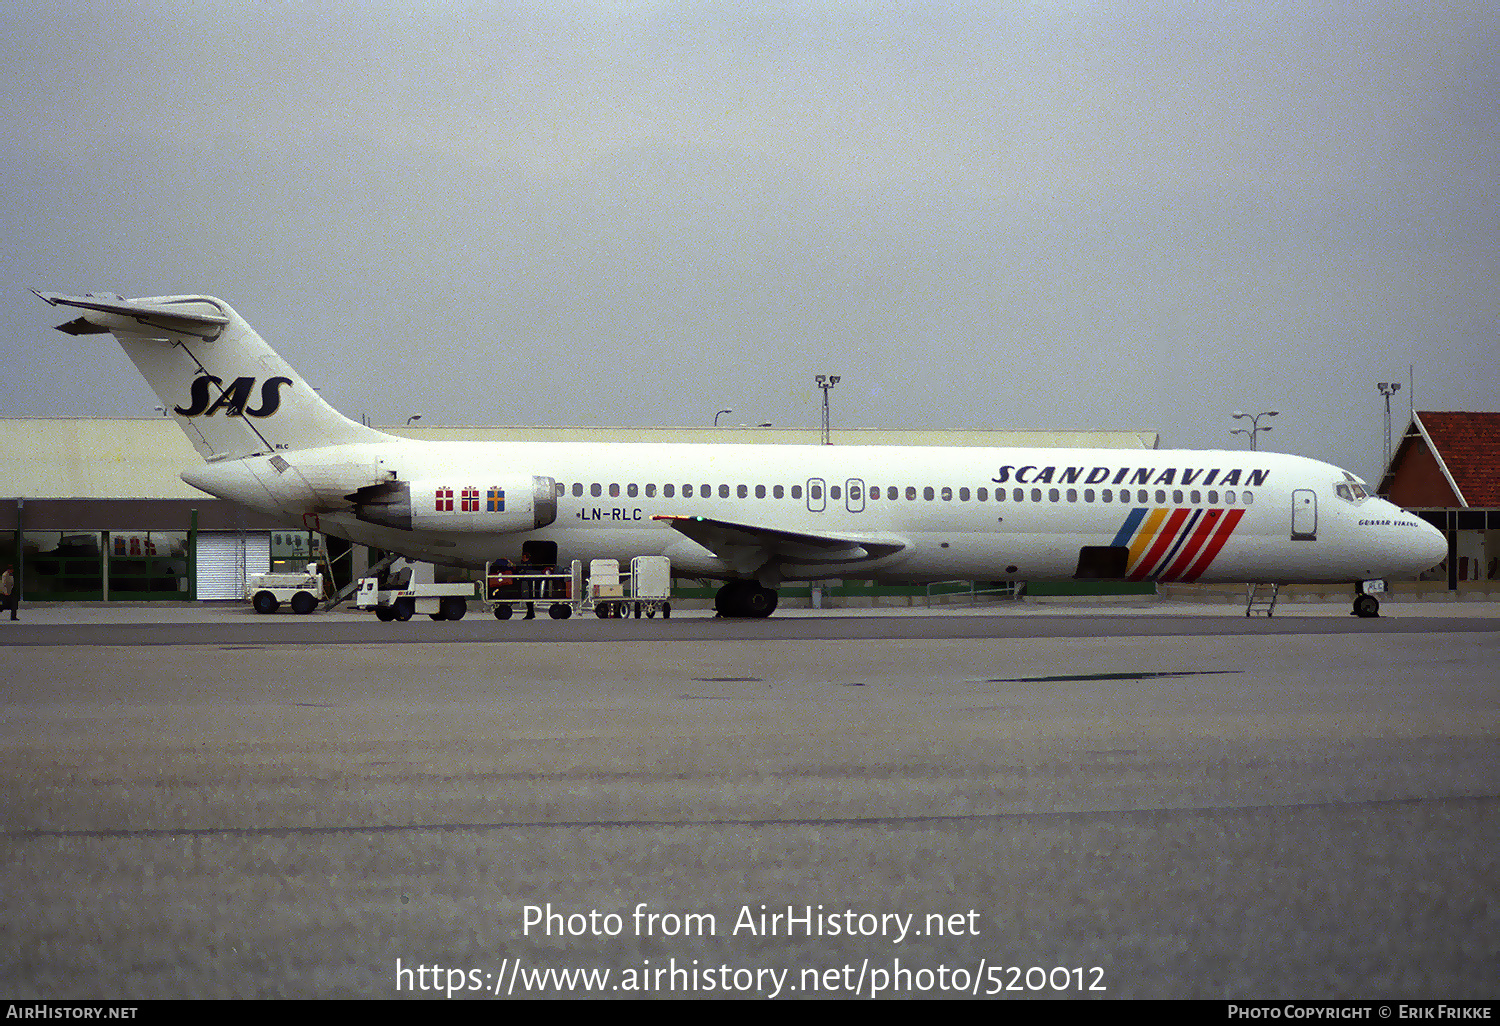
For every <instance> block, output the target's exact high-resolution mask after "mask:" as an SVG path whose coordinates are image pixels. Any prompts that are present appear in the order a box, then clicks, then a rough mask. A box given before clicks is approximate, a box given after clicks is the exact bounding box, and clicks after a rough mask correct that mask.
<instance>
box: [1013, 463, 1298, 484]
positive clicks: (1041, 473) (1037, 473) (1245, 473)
mask: <svg viewBox="0 0 1500 1026" xmlns="http://www.w3.org/2000/svg"><path fill="white" fill-rule="evenodd" d="M1221 475H1222V476H1221ZM1270 476H1271V472H1270V471H1269V470H1245V469H1242V468H1240V467H1234V468H1231V469H1230V470H1227V471H1226V470H1224V469H1223V468H1221V467H1209V468H1197V467H1180V468H1179V467H1166V468H1161V469H1158V468H1156V467H1119V468H1114V467H1056V466H1051V467H1040V466H1035V465H1032V464H1026V465H1022V466H1018V465H1016V464H1014V463H1007V464H1005V465H1004V466H1002V467H1001V468H1000V472H999V474H998V475H997V476H995V477H992V478H990V480H991V481H993V482H995V484H1007V483H1009V482H1011V481H1014V482H1015V483H1016V484H1085V485H1099V484H1111V485H1120V484H1125V485H1192V484H1196V485H1201V486H1203V487H1208V486H1209V485H1212V484H1217V485H1219V486H1220V487H1224V488H1228V487H1231V486H1237V485H1244V486H1245V487H1247V488H1250V487H1256V486H1259V485H1263V484H1265V482H1266V479H1267V478H1268V477H1270Z"/></svg>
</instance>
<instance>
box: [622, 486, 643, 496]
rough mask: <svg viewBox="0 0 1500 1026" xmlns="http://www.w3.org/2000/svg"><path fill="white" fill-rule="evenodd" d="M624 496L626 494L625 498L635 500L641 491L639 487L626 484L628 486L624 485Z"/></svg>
mask: <svg viewBox="0 0 1500 1026" xmlns="http://www.w3.org/2000/svg"><path fill="white" fill-rule="evenodd" d="M625 494H626V495H627V496H628V497H630V498H632V499H633V498H635V497H636V496H637V495H639V494H641V489H640V487H639V486H637V485H633V484H628V485H626V486H625Z"/></svg>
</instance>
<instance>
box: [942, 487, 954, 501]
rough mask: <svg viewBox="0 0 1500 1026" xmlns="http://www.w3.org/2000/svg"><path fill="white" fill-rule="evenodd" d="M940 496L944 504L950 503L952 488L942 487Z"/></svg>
mask: <svg viewBox="0 0 1500 1026" xmlns="http://www.w3.org/2000/svg"><path fill="white" fill-rule="evenodd" d="M941 494H942V496H943V501H944V502H952V501H953V489H952V488H950V487H948V486H946V485H944V486H943V491H942V493H941Z"/></svg>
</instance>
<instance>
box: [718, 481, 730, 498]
mask: <svg viewBox="0 0 1500 1026" xmlns="http://www.w3.org/2000/svg"><path fill="white" fill-rule="evenodd" d="M719 498H721V499H727V498H729V486H728V485H726V484H721V485H719Z"/></svg>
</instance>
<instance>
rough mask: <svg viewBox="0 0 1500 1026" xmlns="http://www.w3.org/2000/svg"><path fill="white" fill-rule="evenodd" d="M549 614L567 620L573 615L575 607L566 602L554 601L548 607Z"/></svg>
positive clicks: (555, 618) (557, 618)
mask: <svg viewBox="0 0 1500 1026" xmlns="http://www.w3.org/2000/svg"><path fill="white" fill-rule="evenodd" d="M547 615H549V616H551V617H552V619H554V620H566V619H567V618H568V617H570V616H572V615H573V607H572V606H570V605H568V604H567V603H566V602H554V603H552V605H551V606H549V607H548V609H547Z"/></svg>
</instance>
